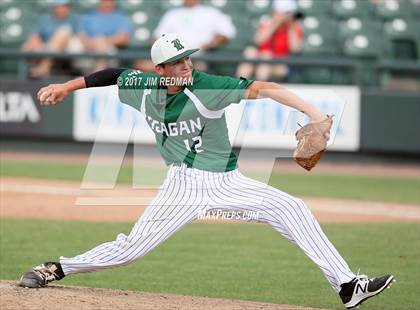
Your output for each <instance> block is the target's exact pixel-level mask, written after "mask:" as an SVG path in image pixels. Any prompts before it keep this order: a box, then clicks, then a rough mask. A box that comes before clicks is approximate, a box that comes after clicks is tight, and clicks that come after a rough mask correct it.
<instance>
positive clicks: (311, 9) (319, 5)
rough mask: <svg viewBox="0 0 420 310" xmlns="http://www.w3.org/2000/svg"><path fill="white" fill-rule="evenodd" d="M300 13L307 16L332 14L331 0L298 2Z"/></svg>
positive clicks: (299, 0) (298, 0)
mask: <svg viewBox="0 0 420 310" xmlns="http://www.w3.org/2000/svg"><path fill="white" fill-rule="evenodd" d="M297 4H298V8H299V11H301V12H302V13H303V14H304V15H305V16H306V15H312V16H325V15H330V14H331V7H332V4H331V0H321V1H320V0H297Z"/></svg>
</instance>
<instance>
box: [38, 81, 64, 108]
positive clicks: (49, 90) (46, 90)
mask: <svg viewBox="0 0 420 310" xmlns="http://www.w3.org/2000/svg"><path fill="white" fill-rule="evenodd" d="M65 96H66V93H65V89H64V88H63V86H62V84H50V85H48V86H46V87H43V88H41V89H40V90H39V92H38V99H39V101H40V103H41V105H56V104H57V103H60V102H61V101H63V99H64V97H65Z"/></svg>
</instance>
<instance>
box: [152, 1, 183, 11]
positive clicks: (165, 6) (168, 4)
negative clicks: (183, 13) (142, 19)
mask: <svg viewBox="0 0 420 310" xmlns="http://www.w3.org/2000/svg"><path fill="white" fill-rule="evenodd" d="M157 1H159V0H157ZM159 3H160V10H162V11H163V12H166V11H167V10H169V9H172V8H174V7H177V6H181V5H182V3H183V0H160V2H159Z"/></svg>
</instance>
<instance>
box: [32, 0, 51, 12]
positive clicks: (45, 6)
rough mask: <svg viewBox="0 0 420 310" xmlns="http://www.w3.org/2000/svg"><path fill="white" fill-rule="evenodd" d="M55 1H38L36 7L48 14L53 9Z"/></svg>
mask: <svg viewBox="0 0 420 310" xmlns="http://www.w3.org/2000/svg"><path fill="white" fill-rule="evenodd" d="M53 2H54V0H36V6H37V9H38V11H40V12H47V11H48V10H50V9H51V7H52V4H53Z"/></svg>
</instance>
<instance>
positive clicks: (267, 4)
mask: <svg viewBox="0 0 420 310" xmlns="http://www.w3.org/2000/svg"><path fill="white" fill-rule="evenodd" d="M246 10H247V12H248V14H249V15H251V16H258V17H259V16H262V15H270V14H271V11H272V10H273V6H272V1H271V0H249V1H246Z"/></svg>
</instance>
